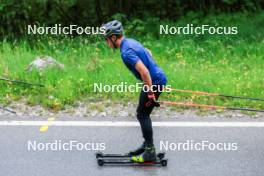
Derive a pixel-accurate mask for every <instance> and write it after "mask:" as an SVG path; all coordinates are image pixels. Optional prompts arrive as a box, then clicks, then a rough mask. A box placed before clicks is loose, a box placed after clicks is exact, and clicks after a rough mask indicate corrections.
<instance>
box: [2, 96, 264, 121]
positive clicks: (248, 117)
mask: <svg viewBox="0 0 264 176" xmlns="http://www.w3.org/2000/svg"><path fill="white" fill-rule="evenodd" d="M136 107H137V104H136V102H128V103H126V104H121V103H115V102H111V101H110V100H108V101H103V102H102V101H101V102H89V103H88V102H77V103H75V105H73V106H66V108H65V109H64V110H61V111H51V110H48V109H46V108H43V107H42V106H39V105H36V106H29V105H27V104H26V103H25V102H23V101H19V102H13V103H11V104H10V105H9V108H11V109H13V110H15V111H16V112H17V114H16V115H14V114H11V113H8V112H5V111H0V120H14V119H15V120H47V119H48V118H55V119H56V120H97V121H100V120H111V121H135V120H136ZM152 119H153V121H264V113H256V114H245V113H242V112H239V111H224V112H218V111H215V110H195V109H185V110H183V109H175V108H174V107H160V108H155V110H154V111H153V113H152Z"/></svg>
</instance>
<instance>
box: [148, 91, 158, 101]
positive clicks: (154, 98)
mask: <svg viewBox="0 0 264 176" xmlns="http://www.w3.org/2000/svg"><path fill="white" fill-rule="evenodd" d="M148 99H149V100H150V101H155V100H156V97H155V94H154V92H152V91H149V92H148Z"/></svg>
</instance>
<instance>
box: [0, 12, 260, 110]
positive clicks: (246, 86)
mask: <svg viewBox="0 0 264 176" xmlns="http://www.w3.org/2000/svg"><path fill="white" fill-rule="evenodd" d="M117 16H119V17H120V18H122V15H121V16H120V15H117ZM197 16H199V14H197V13H188V14H186V15H185V16H182V17H181V18H180V19H179V20H178V21H177V22H174V21H171V20H162V21H160V22H157V20H158V19H157V18H148V20H147V21H144V22H143V21H142V20H140V19H137V18H135V19H134V20H133V21H131V22H127V23H126V24H125V29H126V35H127V36H129V37H135V38H136V39H137V40H139V41H141V42H142V43H143V44H144V46H146V47H147V48H149V49H150V50H151V51H152V54H153V56H154V58H155V60H156V61H157V63H158V64H159V65H160V66H161V67H162V68H163V69H164V70H165V72H166V74H167V76H168V79H169V82H168V84H170V85H172V87H174V88H177V89H190V90H200V91H208V92H217V93H223V94H228V95H241V96H249V97H260V98H261V97H262V98H263V97H264V69H263V66H264V55H263V51H264V34H263V31H264V25H263V21H264V12H257V13H235V14H232V15H230V14H220V15H209V16H207V17H204V18H197ZM197 19H199V20H197ZM188 22H190V23H191V22H194V23H195V24H197V25H199V24H211V25H216V26H221V25H224V26H237V27H238V31H239V33H238V34H237V35H232V36H230V35H162V36H160V35H159V34H158V32H159V24H169V25H171V26H181V25H184V24H186V23H188ZM40 55H49V56H52V57H54V58H55V59H57V60H58V61H59V62H61V63H63V64H64V65H65V67H66V69H65V70H64V71H60V70H51V69H50V70H46V71H44V72H37V71H34V72H31V73H28V72H26V71H25V68H26V66H27V65H28V64H29V63H30V62H31V61H32V60H33V59H34V58H35V57H36V56H40ZM0 75H2V76H5V77H9V78H14V79H19V80H26V81H28V82H38V83H42V84H45V88H36V87H26V86H23V85H13V84H10V83H6V82H0V89H1V91H0V97H1V103H8V102H9V101H12V100H14V99H15V100H16V99H20V98H22V97H24V98H26V100H27V101H28V103H29V104H42V105H45V106H47V107H50V108H52V109H55V110H56V109H61V108H63V107H64V106H65V105H66V104H73V103H74V102H75V101H76V100H80V99H83V98H85V99H86V100H87V99H88V101H91V100H101V99H107V98H111V99H114V100H118V101H126V100H130V99H136V98H137V96H138V93H129V92H127V93H94V92H93V84H94V83H104V84H120V82H127V83H128V84H135V83H136V82H137V80H136V79H135V78H134V77H133V76H132V75H131V73H130V72H129V71H128V70H127V69H126V68H125V66H124V65H123V63H122V60H121V59H120V54H119V51H113V50H111V49H109V48H108V47H107V46H106V44H105V43H104V40H102V39H101V38H100V37H96V36H93V37H86V36H79V37H74V38H72V37H66V36H55V37H54V36H38V37H36V38H34V40H32V39H30V40H28V39H27V38H22V39H20V40H12V41H10V40H3V41H2V42H1V46H0ZM161 98H162V99H172V100H177V101H193V102H197V103H206V104H218V105H230V106H250V107H255V108H264V105H263V103H261V102H253V101H251V102H248V101H242V100H239V101H238V100H226V99H221V98H209V97H201V96H193V95H190V94H175V93H174V94H172V93H164V94H163V95H162V97H161Z"/></svg>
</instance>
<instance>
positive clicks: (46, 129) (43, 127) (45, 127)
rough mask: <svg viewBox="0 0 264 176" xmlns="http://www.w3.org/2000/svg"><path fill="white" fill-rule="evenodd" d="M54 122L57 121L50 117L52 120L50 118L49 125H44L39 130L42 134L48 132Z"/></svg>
mask: <svg viewBox="0 0 264 176" xmlns="http://www.w3.org/2000/svg"><path fill="white" fill-rule="evenodd" d="M54 120H55V118H54V117H50V118H48V121H47V124H46V125H42V126H41V127H40V128H39V131H40V132H42V133H44V132H46V131H48V129H49V122H52V121H54Z"/></svg>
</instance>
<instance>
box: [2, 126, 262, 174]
mask: <svg viewBox="0 0 264 176" xmlns="http://www.w3.org/2000/svg"><path fill="white" fill-rule="evenodd" d="M154 130H155V144H156V147H157V150H158V151H159V150H160V149H161V148H160V147H161V146H160V144H166V142H167V144H170V149H167V150H166V149H164V145H162V147H163V148H162V150H163V151H166V157H167V158H168V159H169V162H168V166H167V167H142V166H140V167H131V166H103V167H100V166H98V165H97V163H96V159H95V155H94V154H95V153H96V152H97V151H98V150H102V151H103V152H104V153H125V152H127V151H129V150H130V149H133V148H135V147H137V146H138V145H139V144H140V143H141V133H140V128H139V127H78V126H75V127H69V126H68V127H61V126H51V127H50V128H49V129H48V131H46V132H44V133H41V132H39V127H38V126H0V140H1V145H0V158H1V162H0V170H1V175H5V176H14V175H16V176H47V175H56V176H60V175H63V176H65V175H67V176H77V175H78V176H84V175H85V176H86V175H87V176H90V175H93V176H97V175H98V176H99V175H100V176H102V175H120V176H124V175H136V176H145V175H153V176H170V175H171V176H172V175H173V176H175V175H177V176H210V175H214V176H223V175H228V176H238V175H239V176H263V173H264V167H263V161H264V149H263V145H264V136H263V134H264V128H260V127H155V129H154ZM34 141H35V142H36V144H38V146H39V148H38V150H36V151H34V150H33V147H32V146H33V145H31V148H30V147H29V146H30V145H29V144H33V143H34ZM55 141H57V142H58V141H60V143H61V144H65V143H70V142H71V141H72V142H73V141H75V142H74V143H75V144H76V142H77V143H81V144H83V145H84V144H89V145H87V146H88V147H87V150H85V149H83V150H77V149H76V148H74V147H73V148H72V150H71V151H65V150H58V149H56V150H51V148H48V147H46V148H45V147H44V148H43V145H47V144H48V143H54V142H55ZM187 141H192V142H193V143H199V142H202V141H208V142H209V143H214V144H219V143H225V144H227V145H229V144H230V143H232V144H234V145H235V146H236V147H235V148H232V150H228V151H222V150H209V148H205V149H204V150H200V151H198V150H183V148H180V147H178V149H177V148H176V147H175V146H176V144H179V143H186V142H187ZM58 143H59V142H58ZM41 147H42V148H41ZM91 148H93V150H90V149H91ZM45 149H47V150H45ZM53 149H54V148H53ZM185 149H186V148H185ZM229 149H230V148H229Z"/></svg>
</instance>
